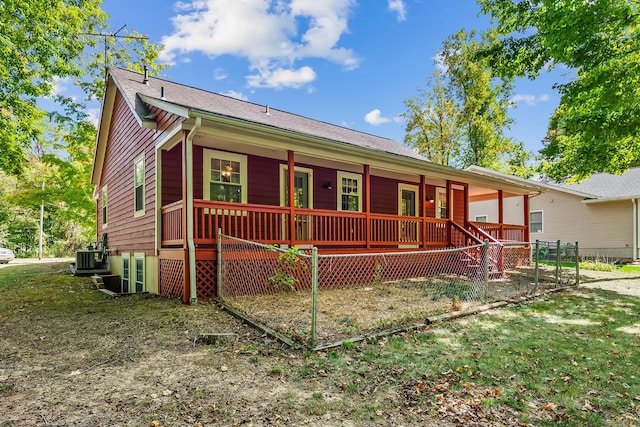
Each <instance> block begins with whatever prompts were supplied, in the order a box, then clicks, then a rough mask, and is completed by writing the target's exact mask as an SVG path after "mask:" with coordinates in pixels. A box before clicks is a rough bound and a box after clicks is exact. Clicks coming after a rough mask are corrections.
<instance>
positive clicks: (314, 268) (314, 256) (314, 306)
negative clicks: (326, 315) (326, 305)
mask: <svg viewBox="0 0 640 427" xmlns="http://www.w3.org/2000/svg"><path fill="white" fill-rule="evenodd" d="M317 323H318V248H316V247H315V246H314V247H313V249H312V250H311V346H312V347H315V346H316V343H317V342H318V332H317Z"/></svg>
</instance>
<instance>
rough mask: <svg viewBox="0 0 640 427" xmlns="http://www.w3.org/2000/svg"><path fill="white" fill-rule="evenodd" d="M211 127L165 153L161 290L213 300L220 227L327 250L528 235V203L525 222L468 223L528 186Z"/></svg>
mask: <svg viewBox="0 0 640 427" xmlns="http://www.w3.org/2000/svg"><path fill="white" fill-rule="evenodd" d="M211 132H212V131H211V128H210V127H209V126H208V125H206V124H205V122H204V121H202V122H200V121H197V122H196V124H195V126H193V127H192V128H191V129H190V130H183V131H182V132H180V133H176V134H174V136H173V139H171V138H169V139H167V140H166V141H165V142H164V144H163V145H161V146H158V147H157V148H156V150H157V151H156V159H157V163H158V164H157V170H158V172H159V173H158V180H157V183H156V194H157V195H158V196H157V198H156V207H157V209H156V212H157V222H156V223H157V242H156V246H157V248H158V255H159V257H158V258H159V291H160V294H163V295H167V296H172V297H180V298H182V299H183V300H184V301H185V302H188V301H191V302H195V301H196V300H197V299H200V298H209V297H213V296H215V289H216V284H215V280H216V268H217V266H216V259H215V256H216V255H215V248H216V245H217V243H218V242H217V235H218V230H221V231H222V234H224V235H228V236H233V237H238V238H241V239H246V240H250V241H254V242H259V243H264V244H272V245H278V246H281V247H293V246H296V247H299V248H311V247H317V248H318V250H319V251H320V252H321V253H341V252H342V253H346V252H389V251H404V250H427V249H441V248H450V247H463V246H473V245H477V244H481V243H484V242H485V241H490V242H494V243H495V242H499V241H501V240H510V241H520V242H521V241H526V240H528V227H527V223H526V221H527V218H528V215H526V214H525V212H526V210H524V209H526V207H525V208H524V209H523V215H522V218H523V221H522V223H521V224H504V223H487V222H474V221H469V199H470V197H471V196H477V195H478V194H496V195H497V196H498V197H499V198H502V197H503V195H504V194H518V195H520V196H521V197H524V198H525V200H526V199H527V197H528V190H527V189H523V188H522V187H518V186H514V185H510V184H505V183H502V182H500V181H499V180H495V179H490V178H486V177H480V176H475V175H474V174H472V173H468V172H465V171H458V170H454V169H452V168H448V167H444V166H440V165H435V164H431V163H429V162H425V161H424V160H420V159H414V158H410V157H401V156H397V155H392V154H389V153H377V152H371V150H362V149H360V148H357V147H356V148H354V147H351V148H349V149H348V150H346V149H345V147H344V144H341V145H340V146H334V145H332V144H327V145H326V146H323V148H322V149H319V148H318V145H317V144H316V143H309V141H304V140H302V141H296V142H297V144H296V146H295V150H294V149H292V146H293V145H292V144H291V143H290V142H287V141H282V140H281V139H280V138H279V137H278V136H273V135H271V136H270V138H269V139H268V140H265V138H266V137H265V135H260V137H259V138H258V137H256V136H255V135H252V134H250V133H249V134H246V133H245V134H242V135H240V134H238V132H237V131H233V132H232V131H231V130H229V131H227V130H226V129H225V126H223V125H220V126H218V127H216V128H215V134H212V133H211ZM312 142H313V141H312ZM503 187H504V188H505V189H506V190H507V191H508V193H507V192H503ZM288 189H294V191H289V190H288Z"/></svg>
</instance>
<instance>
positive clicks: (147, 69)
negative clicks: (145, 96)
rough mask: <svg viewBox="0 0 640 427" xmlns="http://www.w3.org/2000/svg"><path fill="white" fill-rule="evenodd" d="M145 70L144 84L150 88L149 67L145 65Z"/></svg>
mask: <svg viewBox="0 0 640 427" xmlns="http://www.w3.org/2000/svg"><path fill="white" fill-rule="evenodd" d="M143 69H144V79H142V83H143V84H146V85H147V86H148V85H149V67H147V66H146V65H145V66H144V67H143Z"/></svg>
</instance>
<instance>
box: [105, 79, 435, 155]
mask: <svg viewBox="0 0 640 427" xmlns="http://www.w3.org/2000/svg"><path fill="white" fill-rule="evenodd" d="M109 72H110V74H111V75H112V76H113V77H114V79H115V80H116V83H117V84H118V86H119V87H120V88H121V89H122V91H123V93H124V95H125V96H126V97H127V98H128V101H129V103H130V105H132V106H133V107H134V108H135V109H136V112H137V113H138V115H140V116H141V115H143V114H144V106H143V105H141V101H140V99H139V98H138V97H137V96H136V95H137V94H142V95H146V96H149V97H151V98H157V99H161V98H160V97H161V88H162V87H164V98H163V100H164V101H166V102H169V103H172V104H175V105H179V106H182V107H186V108H190V109H193V110H199V111H202V112H206V113H212V114H216V115H220V116H225V117H230V118H235V119H239V120H243V121H247V122H251V123H257V124H261V125H265V126H270V127H273V128H277V129H282V130H286V131H291V132H295V133H299V134H303V135H308V136H313V137H318V138H323V139H328V140H332V141H336V142H341V143H344V144H350V145H355V146H358V147H362V148H367V149H370V150H375V151H382V152H387V153H392V154H397V155H401V156H406V157H411V158H414V159H420V160H423V161H428V160H426V159H425V158H424V157H422V156H420V155H419V154H417V153H416V152H414V151H412V150H410V149H409V148H407V147H405V146H404V145H402V144H400V143H398V142H396V141H394V140H392V139H388V138H382V137H379V136H375V135H371V134H367V133H364V132H358V131H355V130H353V129H348V128H344V127H341V126H336V125H333V124H330V123H325V122H321V121H317V120H313V119H309V118H307V117H303V116H299V115H297V114H292V113H288V112H286V111H282V110H278V109H275V108H269V113H268V114H267V113H266V106H264V105H258V104H254V103H251V102H247V101H242V100H239V99H236V98H231V97H229V96H225V95H220V94H217V93H213V92H208V91H205V90H202V89H197V88H194V87H191V86H186V85H182V84H178V83H174V82H170V81H168V80H163V79H158V78H155V77H149V84H148V85H145V84H143V75H142V74H140V73H136V72H133V71H128V70H123V69H120V68H111V69H110V70H109Z"/></svg>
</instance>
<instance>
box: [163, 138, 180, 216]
mask: <svg viewBox="0 0 640 427" xmlns="http://www.w3.org/2000/svg"><path fill="white" fill-rule="evenodd" d="M161 173H162V186H161V187H162V205H163V206H164V205H168V204H169V203H173V202H176V201H178V200H182V179H181V177H182V144H178V145H176V146H175V147H173V148H172V149H171V150H169V151H162V172H161Z"/></svg>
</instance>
